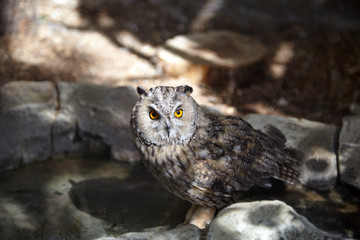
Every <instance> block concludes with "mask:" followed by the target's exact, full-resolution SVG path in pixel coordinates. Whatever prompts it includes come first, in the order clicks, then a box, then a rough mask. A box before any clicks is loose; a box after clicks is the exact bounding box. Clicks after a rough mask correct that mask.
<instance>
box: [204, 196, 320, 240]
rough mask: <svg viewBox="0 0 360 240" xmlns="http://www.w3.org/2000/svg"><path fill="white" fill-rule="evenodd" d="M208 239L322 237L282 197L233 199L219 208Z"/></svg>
mask: <svg viewBox="0 0 360 240" xmlns="http://www.w3.org/2000/svg"><path fill="white" fill-rule="evenodd" d="M206 239H207V240H217V239H221V240H235V239H239V240H240V239H257V240H261V239H267V240H271V239H274V240H275V239H276V240H278V239H284V240H289V239H298V240H301V239H304V240H305V239H306V240H308V239H312V240H318V239H324V235H323V233H322V231H321V230H319V229H317V228H316V227H315V226H314V225H312V224H311V223H310V222H309V221H308V220H307V219H306V218H305V217H303V216H301V215H299V214H297V213H296V211H295V210H294V209H293V208H292V207H290V206H288V205H286V204H285V203H284V202H281V201H257V202H250V203H236V204H233V205H231V206H229V207H227V208H225V209H223V210H222V211H220V212H219V214H218V216H217V217H216V218H215V219H214V221H213V222H212V223H211V224H210V228H209V232H208V235H207V238H206Z"/></svg>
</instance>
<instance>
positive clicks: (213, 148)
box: [193, 115, 299, 194]
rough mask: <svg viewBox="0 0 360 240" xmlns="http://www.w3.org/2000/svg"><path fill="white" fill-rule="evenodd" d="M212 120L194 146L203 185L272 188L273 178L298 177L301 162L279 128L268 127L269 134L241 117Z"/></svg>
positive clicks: (217, 188) (214, 188)
mask: <svg viewBox="0 0 360 240" xmlns="http://www.w3.org/2000/svg"><path fill="white" fill-rule="evenodd" d="M209 119H210V124H209V125H208V126H207V127H205V128H204V129H200V130H199V134H198V136H197V144H195V145H194V148H193V152H194V155H195V158H196V159H197V161H196V162H195V164H194V167H195V169H196V173H197V178H196V179H198V181H197V182H196V184H197V185H198V186H199V187H202V188H205V189H211V190H212V191H222V192H223V193H225V194H230V193H231V192H234V191H244V190H249V189H250V188H251V187H253V186H254V185H259V186H262V187H270V186H271V185H269V182H268V181H267V179H268V178H270V177H274V178H278V179H281V180H284V181H288V182H294V181H295V180H296V179H297V178H298V175H299V174H298V172H297V170H296V169H295V167H296V164H297V163H298V161H297V160H295V159H294V157H293V156H292V155H291V154H289V153H288V152H287V150H286V149H285V140H286V139H285V137H284V135H283V134H282V133H281V132H280V131H279V130H278V129H276V128H275V127H268V130H267V133H268V134H269V135H270V136H268V135H266V134H264V133H262V132H260V131H258V130H255V129H253V128H252V126H251V125H250V124H249V123H247V122H246V121H244V120H243V119H241V118H239V117H223V116H213V115H211V116H209ZM209 176H211V177H209Z"/></svg>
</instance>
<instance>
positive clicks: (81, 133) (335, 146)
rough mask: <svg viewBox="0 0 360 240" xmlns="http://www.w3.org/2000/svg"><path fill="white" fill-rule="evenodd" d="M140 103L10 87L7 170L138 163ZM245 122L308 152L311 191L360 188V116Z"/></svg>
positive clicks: (67, 89) (58, 87)
mask: <svg viewBox="0 0 360 240" xmlns="http://www.w3.org/2000/svg"><path fill="white" fill-rule="evenodd" d="M137 100H138V95H137V93H136V91H135V89H134V88H132V87H116V88H114V87H107V86H98V85H89V84H77V83H65V82H59V83H56V84H55V83H52V82H21V81H20V82H11V83H8V84H6V85H4V86H3V87H2V88H1V89H0V171H5V170H10V169H15V168H18V167H20V166H21V165H23V164H28V163H32V162H36V161H44V160H48V159H52V158H59V157H64V156H86V157H94V156H101V157H104V158H107V159H108V158H111V159H114V160H118V161H128V162H133V161H137V160H139V156H138V154H137V152H136V150H135V147H134V145H133V142H132V136H131V133H130V129H129V119H130V114H131V111H132V107H133V106H134V104H135V102H136V101H137ZM244 118H245V120H247V121H249V122H250V123H251V124H252V125H253V126H254V127H255V128H257V129H261V128H262V127H263V126H265V125H266V124H272V125H274V126H276V127H278V128H279V129H280V130H281V131H282V132H283V133H284V134H285V136H286V137H287V139H288V142H287V145H288V146H289V147H292V148H296V149H299V150H301V151H302V152H304V154H305V164H304V167H303V170H302V179H303V182H304V183H305V184H306V185H308V186H310V187H313V188H315V189H318V190H328V189H329V188H331V187H332V186H333V185H334V184H335V181H336V179H337V177H338V176H340V179H341V180H342V181H343V182H345V183H347V184H350V185H353V186H355V187H357V188H360V172H359V169H360V154H359V153H360V116H351V117H347V118H345V119H344V120H343V124H342V126H331V125H327V124H323V123H318V122H312V121H308V120H304V119H295V118H288V117H278V116H264V115H258V114H251V115H247V116H245V117H244ZM338 171H339V172H338Z"/></svg>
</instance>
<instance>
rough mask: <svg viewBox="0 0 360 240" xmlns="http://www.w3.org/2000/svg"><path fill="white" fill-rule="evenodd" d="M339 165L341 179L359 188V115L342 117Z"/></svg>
mask: <svg viewBox="0 0 360 240" xmlns="http://www.w3.org/2000/svg"><path fill="white" fill-rule="evenodd" d="M339 166H340V176H341V180H342V181H343V182H345V183H347V184H350V185H352V186H354V187H357V188H358V189H360V116H353V117H347V118H344V119H343V125H342V128H341V132H340V140H339Z"/></svg>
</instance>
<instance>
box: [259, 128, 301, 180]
mask: <svg viewBox="0 0 360 240" xmlns="http://www.w3.org/2000/svg"><path fill="white" fill-rule="evenodd" d="M263 132H264V133H265V134H266V135H267V136H268V137H270V138H271V139H272V140H274V141H275V142H276V143H277V146H278V147H279V148H280V149H281V150H282V151H278V152H277V155H278V156H277V162H278V164H279V172H278V174H277V175H276V176H273V177H274V178H278V179H280V180H283V181H286V182H289V183H300V170H301V167H302V163H303V159H304V154H303V153H302V152H301V151H299V150H297V149H293V148H286V137H285V135H284V134H283V133H282V132H281V131H280V130H279V129H278V128H276V127H274V126H272V125H266V126H265V127H264V129H263Z"/></svg>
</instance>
